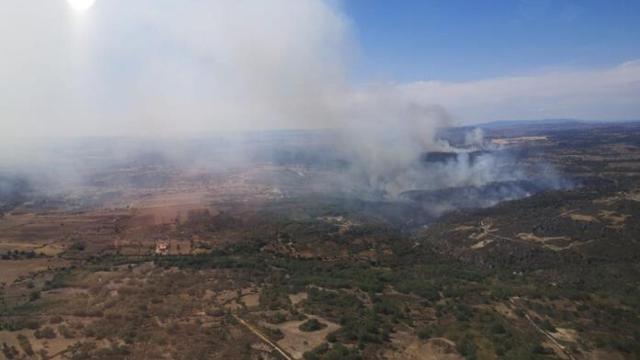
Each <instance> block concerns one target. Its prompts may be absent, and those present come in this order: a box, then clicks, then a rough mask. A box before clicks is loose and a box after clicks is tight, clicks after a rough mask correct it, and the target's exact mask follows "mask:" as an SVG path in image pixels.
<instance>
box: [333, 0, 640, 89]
mask: <svg viewBox="0 0 640 360" xmlns="http://www.w3.org/2000/svg"><path fill="white" fill-rule="evenodd" d="M343 11H344V12H345V13H346V14H347V16H348V17H349V18H350V19H351V21H352V26H353V27H354V36H355V37H356V43H357V44H358V46H359V55H358V61H357V65H356V66H354V67H353V75H352V76H354V78H355V79H356V80H357V81H361V82H371V81H398V82H404V81H415V80H442V81H470V80H479V79H486V78H494V77H499V76H512V75H520V74H529V73H535V72H540V71H549V70H552V69H557V68H567V67H569V68H593V67H607V66H613V65H617V64H620V63H623V62H626V61H629V60H634V59H640V1H638V0H599V1H597V0H521V1H516V0H512V1H508V0H401V1H388V0H345V1H344V3H343Z"/></svg>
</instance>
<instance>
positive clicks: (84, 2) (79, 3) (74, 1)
mask: <svg viewBox="0 0 640 360" xmlns="http://www.w3.org/2000/svg"><path fill="white" fill-rule="evenodd" d="M67 2H68V3H69V6H71V8H72V9H73V10H75V11H77V12H84V11H87V10H89V9H90V8H91V7H92V6H93V4H94V3H95V2H96V0H67Z"/></svg>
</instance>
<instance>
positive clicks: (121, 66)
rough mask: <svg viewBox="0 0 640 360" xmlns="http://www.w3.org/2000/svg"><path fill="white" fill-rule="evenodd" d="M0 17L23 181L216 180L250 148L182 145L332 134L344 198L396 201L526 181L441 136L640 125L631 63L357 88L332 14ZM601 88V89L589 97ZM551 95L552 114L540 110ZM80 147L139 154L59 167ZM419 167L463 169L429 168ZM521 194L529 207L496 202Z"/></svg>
mask: <svg viewBox="0 0 640 360" xmlns="http://www.w3.org/2000/svg"><path fill="white" fill-rule="evenodd" d="M0 8H1V10H0V43H2V44H3V47H4V51H5V54H6V56H2V57H0V78H2V79H3V80H4V82H5V84H8V86H3V87H2V88H0V98H2V99H3V100H2V105H1V107H0V116H1V117H2V122H1V124H0V130H1V132H2V136H3V138H5V139H6V140H4V141H3V146H2V148H3V149H2V150H3V155H2V158H0V161H2V165H3V166H5V167H7V166H13V167H14V168H15V167H16V166H18V167H20V165H22V170H24V168H29V172H30V173H34V172H35V170H34V169H36V168H38V167H40V168H47V170H48V171H47V173H48V174H49V176H48V177H50V178H55V179H65V180H64V181H61V182H62V183H71V184H78V183H82V182H83V181H84V180H86V176H87V173H90V172H92V171H95V170H96V169H95V168H99V167H100V166H105V167H107V166H109V165H110V164H112V163H116V162H117V161H120V160H126V159H130V158H131V157H133V156H134V155H133V154H140V153H152V152H154V151H155V152H158V153H161V154H163V156H165V157H168V158H171V159H173V160H175V161H177V162H189V163H190V166H206V167H208V168H211V164H210V158H209V159H206V158H207V156H209V155H211V154H215V158H216V159H218V161H216V164H217V166H222V164H224V165H225V166H231V165H230V164H248V163H250V159H251V158H252V156H254V154H255V153H256V151H257V150H256V149H255V148H251V147H252V146H254V145H255V144H253V143H251V142H249V141H246V140H242V141H236V140H233V141H230V140H224V139H222V138H220V137H217V138H215V139H216V140H212V141H214V142H216V144H217V146H216V147H215V151H213V152H212V151H211V149H210V148H208V147H206V146H203V147H201V148H199V150H201V151H202V153H201V156H195V157H194V156H193V155H192V154H193V152H194V151H195V150H194V149H193V147H191V146H183V145H181V144H184V142H192V141H194V140H193V138H194V137H197V138H204V137H207V136H213V134H216V133H217V134H219V132H221V131H236V130H242V131H245V130H251V131H256V130H268V129H336V130H337V131H336V132H335V133H333V134H334V136H333V137H331V140H330V141H329V144H330V145H328V146H325V147H323V148H322V149H323V150H322V151H326V149H327V148H331V149H332V150H334V151H336V153H337V154H338V155H336V156H335V158H336V159H338V160H340V161H344V162H346V163H348V164H349V169H348V179H349V181H352V185H353V187H354V188H364V189H369V190H370V191H371V192H372V193H374V194H378V195H380V196H381V197H383V198H393V199H398V198H399V197H400V196H401V194H403V193H405V192H407V191H414V190H434V189H442V188H446V187H468V186H475V187H482V186H486V185H488V184H491V183H494V182H502V181H518V180H522V179H523V178H525V177H526V176H525V175H523V173H522V172H520V171H519V169H518V168H517V166H516V165H515V164H514V162H513V161H512V160H510V159H509V158H508V157H498V156H494V155H493V154H484V155H481V156H480V157H478V158H477V159H476V160H475V161H470V160H469V158H468V157H467V155H465V154H466V153H468V152H470V151H480V150H486V149H485V148H484V144H483V138H482V134H481V133H479V132H477V131H476V132H470V133H469V134H468V135H467V140H466V144H462V145H463V146H462V147H455V146H452V145H451V144H449V143H447V142H446V141H443V140H442V139H440V138H439V137H438V136H437V134H438V131H439V129H441V128H444V127H450V126H453V125H456V124H460V123H464V122H470V121H477V120H481V119H488V118H491V117H492V116H496V117H498V118H500V117H504V116H509V117H521V118H531V117H535V116H538V115H540V114H544V115H551V114H557V115H562V116H572V115H578V116H586V115H589V114H588V113H586V112H584V111H583V110H582V105H583V103H585V102H589V103H590V104H591V105H590V106H593V107H594V108H595V107H596V105H594V103H596V104H597V103H601V102H608V101H609V100H611V99H610V98H612V97H615V98H616V99H617V102H615V104H616V105H617V112H612V114H614V115H615V116H620V117H625V116H627V115H629V114H631V113H633V112H636V113H640V111H638V110H639V109H638V102H637V101H635V99H634V101H631V95H633V94H635V93H637V90H638V83H640V82H638V79H640V65H639V64H638V63H637V62H631V63H628V64H624V65H621V66H619V67H616V68H613V69H605V70H580V71H576V70H571V71H565V72H562V73H558V72H555V73H552V74H541V75H534V76H529V77H517V78H503V79H496V80H485V81H479V82H470V83H457V84H455V83H451V84H448V83H439V82H416V83H409V84H366V85H365V84H354V83H352V81H350V75H349V72H350V71H349V70H350V67H351V65H352V64H353V63H354V62H356V61H357V54H358V47H357V43H356V41H355V37H354V35H353V34H354V29H353V27H354V24H352V23H351V22H350V20H349V18H348V17H347V16H346V15H345V14H344V13H343V11H342V9H341V4H340V2H339V1H323V0H270V1H251V0H243V1H238V0H216V1H197V0H185V1H180V2H175V1H164V0H162V1H158V0H137V1H133V2H132V1H126V0H108V1H106V0H98V1H97V2H96V4H95V6H94V7H93V8H91V9H90V10H89V11H87V12H86V13H74V12H73V11H72V10H71V9H70V8H69V6H68V5H67V3H66V1H64V0H50V1H37V0H30V1H11V0H7V1H3V2H2V3H1V4H0ZM596 82H597V83H601V82H605V83H606V84H607V87H606V89H598V90H585V89H591V88H594V87H593V86H592V85H593V84H594V83H596ZM549 86H552V87H553V91H552V92H551V94H550V95H548V94H546V93H544V90H543V89H546V88H547V87H549ZM549 96H553V97H554V98H555V99H556V100H557V101H556V102H555V103H552V104H554V105H552V106H553V108H551V110H549V109H547V110H545V111H540V109H539V108H538V107H539V106H540V104H541V103H548V97H549ZM494 108H496V109H502V110H496V109H494ZM576 109H580V111H575V110H576ZM593 114H596V113H593ZM596 115H599V114H596ZM86 136H98V137H104V136H118V137H140V136H141V137H145V138H146V139H145V140H144V141H140V142H139V143H138V144H137V145H132V144H125V145H123V143H122V141H120V142H118V145H117V146H109V147H105V149H107V150H105V151H108V152H109V153H110V154H111V155H110V156H111V160H109V161H104V159H102V160H101V161H100V162H96V161H94V162H91V161H87V163H86V164H85V163H83V162H80V163H78V162H77V161H75V160H74V159H73V157H72V156H71V155H69V154H65V153H64V152H62V153H61V152H60V149H61V148H64V146H60V145H61V144H63V145H64V144H66V140H65V139H66V138H68V137H86ZM216 136H220V135H216ZM24 138H29V139H30V140H29V141H25V140H24ZM54 139H57V140H54ZM154 139H157V141H158V142H156V140H154ZM167 139H177V140H175V142H171V141H173V140H167ZM180 139H182V140H180ZM90 142H91V141H90ZM125 143H126V142H125ZM247 144H249V146H247ZM186 148H188V150H187V149H186ZM52 149H58V150H55V151H54V150H52ZM82 149H83V148H82V142H80V145H78V146H77V147H76V148H75V150H76V151H80V152H82V151H83V150H82ZM56 151H58V152H56ZM429 152H451V153H455V154H461V155H460V157H456V158H455V159H454V160H451V161H446V162H443V163H437V164H427V165H425V164H424V163H423V162H421V159H422V157H423V156H424V154H425V153H429ZM53 159H55V160H53ZM219 159H224V161H221V160H219ZM187 160H188V161H187ZM53 164H55V166H52V165H53ZM87 166H88V167H90V168H91V171H89V170H87ZM515 193H517V194H519V195H518V196H524V195H526V194H528V192H527V191H520V192H518V191H516V192H511V193H510V194H509V195H505V196H503V198H511V197H514V196H515V195H513V196H512V194H515Z"/></svg>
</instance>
